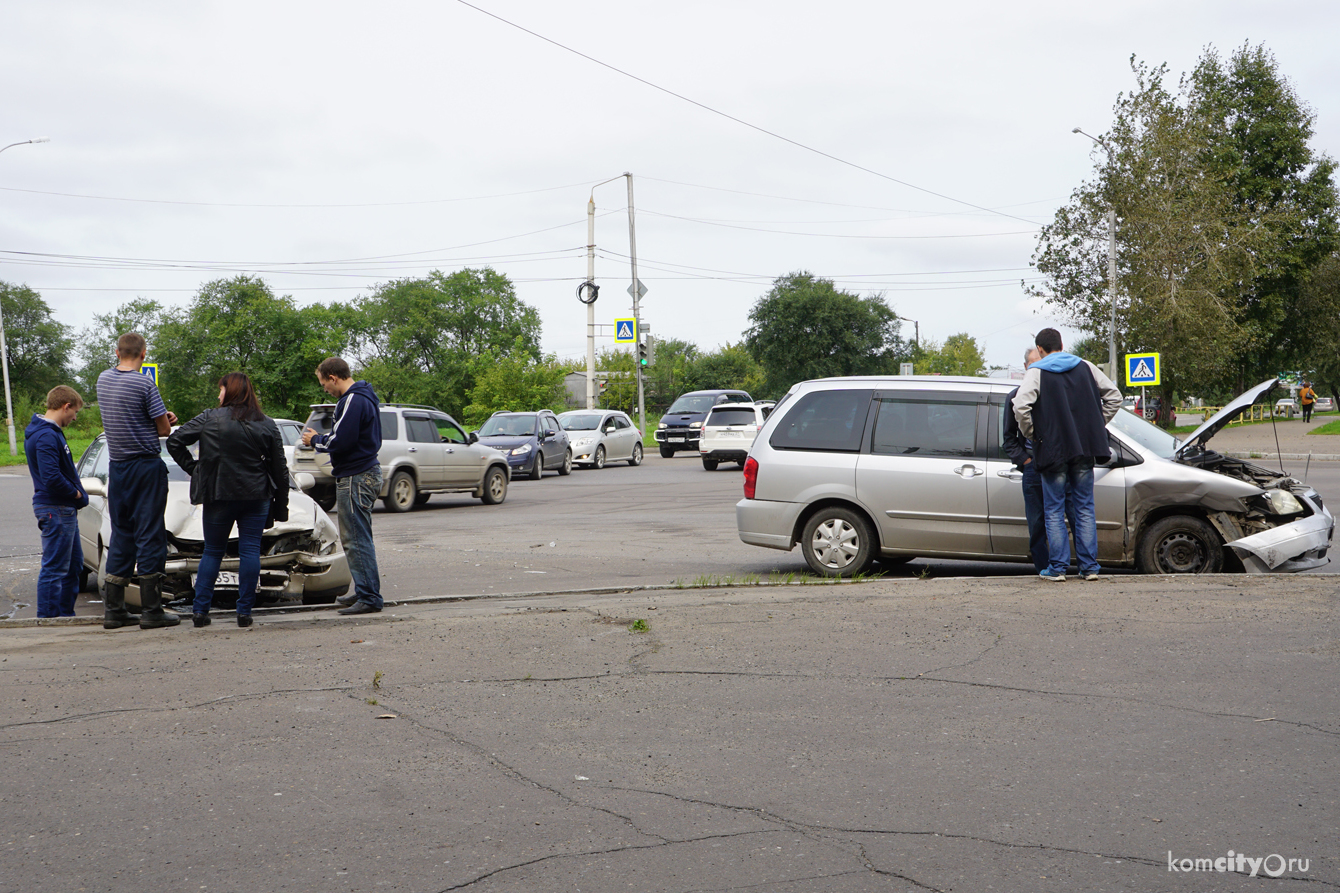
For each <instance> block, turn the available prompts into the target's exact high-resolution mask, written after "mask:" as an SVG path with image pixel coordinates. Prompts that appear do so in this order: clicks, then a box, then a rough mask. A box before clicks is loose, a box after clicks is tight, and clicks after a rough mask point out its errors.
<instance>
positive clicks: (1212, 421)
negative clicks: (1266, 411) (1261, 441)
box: [1177, 378, 1280, 456]
mask: <svg viewBox="0 0 1340 893" xmlns="http://www.w3.org/2000/svg"><path fill="white" fill-rule="evenodd" d="M1279 381H1280V380H1279V379H1278V378H1268V379H1266V380H1265V381H1263V382H1261V383H1260V384H1259V385H1257V386H1256V387H1254V388H1248V389H1247V390H1245V391H1243V392H1242V393H1241V394H1239V395H1238V396H1236V397H1234V398H1233V399H1232V400H1230V401H1229V402H1228V405H1227V406H1225V407H1224V408H1223V409H1221V410H1219V411H1218V412H1216V413H1215V414H1214V415H1212V416H1211V417H1210V418H1209V419H1208V420H1207V421H1206V422H1205V424H1203V425H1201V426H1200V427H1199V428H1197V429H1196V430H1195V431H1192V432H1191V433H1190V434H1188V435H1187V437H1186V440H1185V441H1183V443H1182V445H1181V446H1180V447H1178V448H1177V455H1178V456H1181V455H1183V454H1184V453H1186V452H1187V451H1188V450H1190V449H1191V448H1192V447H1194V446H1200V447H1202V448H1203V447H1204V446H1205V444H1207V443H1209V442H1210V438H1211V437H1213V436H1214V435H1216V434H1218V433H1219V432H1220V431H1221V430H1223V428H1224V427H1225V426H1226V425H1227V424H1228V423H1229V421H1230V420H1231V419H1233V418H1235V417H1236V416H1237V415H1238V414H1239V413H1241V412H1242V411H1243V410H1244V409H1246V408H1247V407H1249V406H1251V405H1252V404H1253V403H1255V402H1256V401H1257V399H1258V398H1260V397H1261V395H1262V394H1265V393H1267V392H1268V391H1270V389H1271V388H1273V387H1275V385H1277V384H1279Z"/></svg>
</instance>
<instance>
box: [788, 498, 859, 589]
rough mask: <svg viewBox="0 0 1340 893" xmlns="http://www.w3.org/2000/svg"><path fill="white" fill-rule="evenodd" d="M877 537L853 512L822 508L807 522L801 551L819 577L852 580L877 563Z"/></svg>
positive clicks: (802, 536)
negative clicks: (875, 561) (875, 559)
mask: <svg viewBox="0 0 1340 893" xmlns="http://www.w3.org/2000/svg"><path fill="white" fill-rule="evenodd" d="M874 541H875V536H874V534H873V533H872V532H871V530H870V525H869V524H868V523H867V522H866V520H865V519H864V518H862V517H861V516H860V515H858V514H857V513H856V512H853V511H851V510H850V509H844V508H839V507H838V506H829V507H827V508H821V509H819V510H818V511H817V512H815V513H814V514H813V515H811V516H810V519H809V520H808V521H806V522H805V529H804V531H803V532H802V533H801V536H800V551H801V553H802V554H804V556H805V562H806V563H807V564H809V566H810V569H811V570H813V571H814V572H815V573H816V574H819V575H820V576H824V577H852V576H855V575H856V574H862V573H865V571H866V570H867V569H869V567H870V562H871V561H873V560H874V553H875V542H874Z"/></svg>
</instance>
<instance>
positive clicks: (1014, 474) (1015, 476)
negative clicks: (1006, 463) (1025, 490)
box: [996, 468, 1024, 482]
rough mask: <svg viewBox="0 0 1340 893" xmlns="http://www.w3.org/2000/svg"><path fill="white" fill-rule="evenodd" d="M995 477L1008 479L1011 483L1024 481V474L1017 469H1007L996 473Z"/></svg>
mask: <svg viewBox="0 0 1340 893" xmlns="http://www.w3.org/2000/svg"><path fill="white" fill-rule="evenodd" d="M996 477H999V478H1009V479H1010V480H1012V481H1016V482H1018V481H1022V480H1023V479H1024V473H1023V472H1022V471H1020V470H1019V469H1017V468H1008V469H1002V470H1001V471H998V472H996Z"/></svg>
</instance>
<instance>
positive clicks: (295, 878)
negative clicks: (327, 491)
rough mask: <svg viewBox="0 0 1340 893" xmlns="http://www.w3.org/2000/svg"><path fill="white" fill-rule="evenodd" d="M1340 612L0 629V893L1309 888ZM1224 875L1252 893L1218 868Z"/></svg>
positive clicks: (1123, 601)
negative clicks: (1, 762)
mask: <svg viewBox="0 0 1340 893" xmlns="http://www.w3.org/2000/svg"><path fill="white" fill-rule="evenodd" d="M685 464H687V463H685ZM669 473H670V474H672V475H673V474H678V469H677V468H676V469H675V470H673V471H669ZM605 477H608V478H609V479H610V480H611V481H615V480H619V479H622V476H621V475H616V474H615V473H613V472H611V473H609V474H608V475H606V476H605ZM549 483H550V482H549V481H547V480H546V481H544V482H542V483H541V484H539V485H538V486H537V487H536V492H537V493H538V492H540V491H541V490H542V489H547V490H548V492H552V493H557V492H558V491H559V489H560V487H561V485H560V487H553V488H548V487H547V485H548V484H549ZM537 498H538V497H537ZM518 504H519V505H521V508H520V510H519V511H518V515H524V514H525V513H526V512H530V511H534V510H535V508H536V507H535V506H532V505H526V504H522V503H521V502H520V501H518ZM438 514H440V515H441V516H443V517H446V518H453V519H469V518H473V517H476V516H477V515H478V512H477V511H474V510H469V511H467V510H462V511H460V512H456V511H452V510H440V511H439V512H438ZM378 520H379V521H381V520H382V519H380V518H379V519H378ZM474 523H475V522H473V521H466V520H462V521H460V524H461V525H462V527H464V526H467V525H468V524H474ZM554 548H555V549H557V548H559V547H558V546H555V547H554ZM688 558H689V560H691V558H692V556H688ZM1335 590H1336V587H1335V585H1334V582H1333V578H1327V577H1317V576H1287V577H1277V576H1269V577H1253V578H1242V577H1240V578H1231V577H1224V576H1216V577H1208V578H1182V579H1170V578H1167V577H1140V576H1133V575H1127V576H1122V577H1109V578H1108V579H1106V580H1104V581H1101V582H1098V583H1068V584H1066V585H1065V586H1050V585H1045V584H1040V583H1037V582H1036V581H1033V580H1028V579H1019V578H1016V579H1002V578H979V579H971V578H970V579H964V578H945V579H930V580H916V579H897V580H879V581H875V582H868V583H857V584H846V585H841V586H813V585H807V586H789V587H776V588H748V589H740V588H736V589H729V588H728V589H708V590H683V591H681V590H669V591H660V592H655V593H649V592H641V593H629V594H625V595H620V594H603V595H599V596H592V595H568V596H552V597H537V598H525V599H522V598H516V599H489V600H479V601H472V602H464V603H457V604H436V605H413V606H399V607H395V608H393V609H391V610H390V611H388V612H386V613H383V614H380V615H375V616H374V617H371V618H368V617H362V618H352V617H350V618H345V617H339V616H338V615H335V614H334V613H331V612H323V613H320V614H315V615H312V614H307V615H287V616H278V617H277V616H274V615H270V616H266V617H262V618H261V619H260V621H259V622H258V623H257V624H256V625H255V626H253V627H251V628H250V629H248V630H239V629H237V627H235V626H230V625H229V624H226V623H223V622H222V621H221V620H216V621H215V624H214V625H213V626H211V627H208V628H206V629H201V630H195V629H192V628H190V626H189V625H187V626H184V627H180V628H177V629H173V630H159V631H151V632H146V631H141V630H138V629H128V630H117V631H114V632H106V631H104V630H102V629H101V628H100V627H98V626H73V627H68V626H67V627H64V628H60V627H31V628H16V629H9V630H5V631H4V633H3V635H0V684H3V686H4V690H5V693H6V697H5V698H3V699H0V752H3V753H4V755H5V771H4V772H3V773H0V802H3V803H4V808H3V809H0V890H4V891H30V890H31V891H61V893H64V891H78V890H89V891H99V893H144V891H205V893H232V891H240V893H254V891H293V893H307V891H311V893H332V891H350V893H367V891H378V890H386V891H405V893H446V891H470V893H537V891H583V893H623V891H636V893H643V891H649V893H662V891H664V893H700V891H748V893H866V891H872V893H874V891H878V893H888V891H894V893H903V891H917V893H921V891H946V893H947V891H962V893H987V891H1005V893H1014V891H1019V893H1024V891H1027V893H1073V891H1140V893H1148V891H1175V893H1209V891H1215V893H1222V891H1260V890H1264V889H1269V890H1272V891H1273V890H1280V889H1287V890H1308V891H1316V890H1321V889H1334V888H1335V887H1336V886H1337V885H1340V859H1338V858H1337V855H1336V850H1335V828H1336V816H1337V814H1340V813H1338V811H1340V780H1338V779H1340V751H1337V748H1336V741H1337V737H1338V736H1340V722H1338V721H1337V717H1340V687H1337V686H1336V685H1335V679H1336V672H1337V660H1338V656H1340V651H1338V650H1337V642H1340V613H1337V611H1336V610H1335V607H1336V591H1335ZM636 621H641V624H640V626H639V629H633V628H631V627H633V625H634V623H635V622H636ZM1230 852H1232V853H1233V854H1242V855H1243V856H1244V857H1245V859H1250V860H1255V862H1256V866H1257V876H1256V877H1254V878H1249V877H1247V876H1246V874H1247V873H1248V871H1250V868H1249V867H1248V863H1246V862H1244V869H1243V873H1242V874H1229V873H1227V872H1226V871H1223V872H1219V871H1215V870H1214V864H1215V860H1216V859H1218V860H1219V863H1218V864H1219V866H1220V867H1224V868H1227V866H1228V864H1229V863H1228V861H1227V854H1229V853H1230ZM1263 859H1264V860H1266V861H1264V862H1262V861H1261V860H1263ZM1198 860H1199V861H1202V862H1203V864H1204V865H1205V866H1206V867H1207V868H1206V870H1204V871H1199V872H1198V871H1195V865H1196V862H1197V861H1198ZM1290 860H1292V865H1290ZM1233 864H1234V865H1235V866H1236V859H1235V861H1234V863H1233ZM1276 871H1279V872H1280V873H1281V874H1282V876H1281V877H1279V878H1278V879H1271V878H1269V877H1267V876H1265V874H1266V872H1271V873H1273V872H1276Z"/></svg>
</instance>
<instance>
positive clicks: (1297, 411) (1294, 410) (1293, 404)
mask: <svg viewBox="0 0 1340 893" xmlns="http://www.w3.org/2000/svg"><path fill="white" fill-rule="evenodd" d="M1302 414H1303V408H1302V407H1301V406H1299V405H1298V401H1297V400H1295V399H1293V398H1292V397H1284V398H1282V399H1279V400H1276V401H1275V415H1277V416H1284V417H1285V418H1286V419H1291V418H1293V417H1294V416H1296V415H1302Z"/></svg>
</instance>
